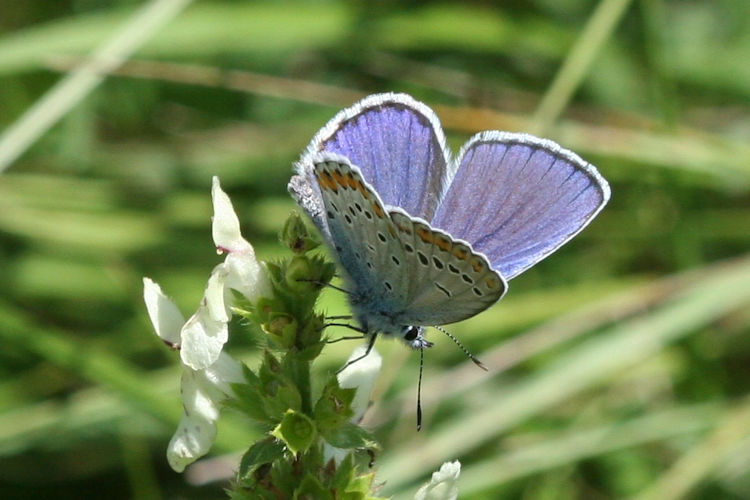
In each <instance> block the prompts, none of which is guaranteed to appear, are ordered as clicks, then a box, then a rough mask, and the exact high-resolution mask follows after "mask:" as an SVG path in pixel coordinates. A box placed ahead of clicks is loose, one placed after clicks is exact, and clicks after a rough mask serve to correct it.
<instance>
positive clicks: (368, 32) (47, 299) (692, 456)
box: [0, 0, 750, 500]
mask: <svg viewBox="0 0 750 500" xmlns="http://www.w3.org/2000/svg"><path fill="white" fill-rule="evenodd" d="M157 4H158V6H166V7H173V8H174V10H173V11H172V12H168V11H164V12H166V14H165V13H164V12H161V13H160V12H159V11H157V10H150V11H147V12H145V13H144V12H143V11H141V12H140V14H138V9H139V8H141V7H142V6H143V5H145V4H144V3H142V2H136V1H125V0H122V1H104V0H65V1H60V0H29V1H27V2H11V1H8V0H5V1H2V2H0V12H2V14H1V15H0V131H3V135H2V137H0V171H2V177H0V283H1V284H2V294H1V295H0V341H1V342H2V349H0V377H1V378H0V497H2V498H9V499H10V498H154V499H157V498H223V497H224V494H223V491H222V488H223V487H224V486H225V485H226V484H227V483H226V478H227V477H228V474H231V470H232V467H233V466H234V464H235V463H236V456H235V455H231V452H237V451H241V450H242V449H243V448H245V447H246V446H247V444H248V443H250V442H251V441H252V439H254V436H255V432H254V430H253V428H252V427H251V426H249V425H248V424H247V423H246V422H244V421H242V420H241V419H240V418H239V417H238V416H237V415H234V414H232V413H231V412H227V414H226V415H225V418H223V419H222V421H221V422H220V427H219V440H218V442H217V444H216V446H215V448H214V450H213V451H214V453H212V455H211V456H210V457H208V459H207V460H205V461H203V462H200V463H199V464H196V466H194V467H193V468H192V469H189V470H188V472H187V473H185V474H184V475H179V474H176V473H174V472H172V471H171V470H170V469H169V468H168V466H167V463H166V459H165V456H164V454H165V448H166V444H167V442H168V440H169V438H170V436H171V433H172V432H173V431H174V429H175V427H176V422H177V420H178V419H179V414H180V401H179V395H178V377H179V366H178V361H177V358H176V356H175V355H174V353H172V352H169V351H168V350H167V349H166V348H165V347H164V346H163V345H161V343H160V342H159V341H158V339H157V338H156V336H155V335H154V334H153V333H152V329H151V325H150V323H149V321H148V318H147V315H146V312H145V308H144V306H143V302H142V296H141V293H142V292H141V286H142V285H141V277H142V276H149V277H151V278H153V279H154V280H156V281H158V282H159V283H160V284H161V285H162V287H163V288H164V290H165V292H167V293H168V294H170V295H171V296H172V297H173V298H174V299H175V300H176V301H177V303H178V304H179V305H180V307H181V309H182V310H183V312H184V313H185V314H190V313H191V312H192V311H193V310H194V309H195V307H196V306H197V304H198V301H199V300H200V298H201V296H202V292H203V287H204V284H205V280H206V278H207V276H208V274H209V272H210V270H211V269H212V267H213V266H214V265H215V264H216V263H218V262H219V261H220V257H217V255H216V253H215V250H214V248H213V245H212V241H211V234H210V215H211V206H210V194H209V189H210V179H211V176H212V175H218V176H219V177H220V178H221V181H222V185H223V187H224V188H225V190H226V191H227V192H228V193H229V194H230V196H231V197H232V200H233V202H234V204H235V207H236V209H237V211H238V214H239V216H240V219H241V221H242V224H243V232H244V234H245V236H246V238H247V239H248V240H250V241H251V242H252V243H253V245H254V246H255V247H256V249H257V251H258V254H259V255H260V256H261V257H262V258H265V259H274V258H280V257H282V256H285V255H287V254H286V253H285V250H284V249H283V248H282V247H281V245H280V244H279V243H278V240H277V236H276V235H277V232H278V231H279V230H280V229H281V226H282V224H283V221H284V220H285V218H286V217H287V215H288V214H289V213H290V211H292V210H293V209H294V205H293V203H292V201H291V199H290V198H289V196H288V195H287V193H286V182H287V180H288V178H289V175H290V169H291V164H292V162H293V161H294V160H295V159H296V158H297V157H298V156H299V154H300V152H301V151H302V149H303V148H304V147H305V146H306V144H307V143H308V141H309V140H310V139H311V138H312V136H313V134H314V133H315V132H316V131H317V130H318V129H319V128H320V127H321V126H323V125H324V124H325V122H326V121H327V120H328V119H329V118H330V117H331V116H333V114H334V113H335V112H336V111H337V110H338V109H340V108H341V107H344V106H348V105H350V104H352V103H353V102H354V101H356V100H357V99H358V98H360V97H362V96H364V95H367V94H369V93H373V92H381V91H402V92H408V93H411V94H412V95H414V96H415V97H416V98H417V99H419V100H422V101H424V102H425V103H427V104H428V105H429V106H431V107H433V109H435V111H436V113H437V114H438V116H439V117H440V119H441V120H442V122H443V125H444V127H445V128H446V132H447V134H448V139H449V142H450V144H451V145H452V146H453V147H454V148H457V147H458V146H460V144H461V143H462V142H463V141H464V140H465V139H466V138H467V137H469V136H470V135H471V134H473V133H474V132H477V131H480V130H485V129H503V130H514V131H527V132H532V133H535V134H537V135H542V136H545V137H549V138H552V139H554V140H556V141H558V142H560V143H561V144H563V145H564V146H565V147H568V148H570V149H573V150H574V151H576V152H577V153H579V154H580V155H581V156H583V157H584V158H586V159H587V160H589V161H591V162H592V163H594V164H595V165H597V166H598V167H599V170H600V171H601V172H602V173H603V175H604V176H605V177H607V179H608V180H609V181H610V183H611V185H612V191H613V197H612V201H611V202H610V204H609V206H608V207H607V208H606V209H605V210H604V211H603V212H602V214H601V215H600V216H599V217H598V219H597V220H595V221H594V222H593V223H592V224H591V226H590V227H589V228H587V229H586V230H585V231H584V232H583V233H582V234H581V235H580V236H578V237H577V238H576V239H575V240H574V241H573V242H571V243H570V244H568V245H566V246H565V247H564V248H563V249H562V250H560V251H559V252H558V253H556V254H555V255H554V256H553V257H551V258H549V259H547V260H545V261H544V262H543V263H541V264H539V265H538V266H536V267H534V268H533V269H532V270H530V271H528V272H526V273H525V274H523V275H522V276H521V277H519V278H517V279H515V280H513V282H512V283H511V289H510V292H509V294H508V296H507V297H506V298H505V299H504V300H503V301H502V302H501V303H499V304H497V305H496V306H494V307H492V308H491V309H490V310H488V311H486V312H485V313H483V314H481V315H479V316H478V317H475V318H473V319H471V320H468V321H465V322H463V323H461V324H457V325H453V326H452V327H451V328H450V330H451V332H452V333H453V334H455V335H456V336H457V337H458V338H460V339H461V341H462V342H463V343H464V344H465V345H466V346H467V347H469V349H471V350H472V351H473V352H474V353H475V354H477V355H478V356H479V357H480V358H481V359H482V360H483V361H484V363H485V364H487V365H488V366H489V367H490V373H489V374H487V373H484V372H482V371H481V370H477V369H476V367H474V366H473V365H472V364H471V363H468V362H467V360H466V358H465V357H464V356H463V355H462V353H461V352H460V351H459V350H458V349H457V348H456V347H455V346H454V345H452V343H451V342H450V341H449V340H447V339H445V338H444V337H443V336H442V335H440V334H438V333H437V332H432V333H431V339H432V340H435V341H436V344H437V345H436V346H435V348H434V349H432V350H430V351H429V352H427V353H426V365H425V375H424V377H425V385H424V388H423V389H424V391H423V398H424V405H425V407H424V411H425V426H424V428H423V430H422V431H421V432H419V433H417V432H415V430H414V421H415V417H414V411H415V395H416V378H417V364H418V356H416V355H414V353H411V352H409V351H408V350H407V349H404V348H403V346H402V345H401V344H400V343H396V342H388V341H380V342H379V343H378V349H379V350H380V351H381V353H382V354H383V355H384V358H385V363H384V368H383V373H382V375H381V378H380V380H379V384H378V388H377V391H376V395H375V403H374V405H373V407H372V409H371V410H370V412H369V413H368V415H367V417H366V419H365V425H366V426H368V427H369V428H372V429H374V430H375V432H376V435H377V436H378V438H379V439H380V441H381V443H382V445H383V449H384V451H383V453H382V455H380V456H379V457H378V458H377V462H376V467H377V468H378V470H379V474H380V476H379V479H380V480H381V481H385V484H384V486H383V489H382V491H381V493H382V494H384V495H385V494H390V495H395V497H396V498H410V497H411V494H412V493H413V491H414V490H415V489H416V487H417V485H418V484H419V483H420V482H421V481H424V480H425V479H426V478H427V477H429V474H430V473H431V472H432V471H434V470H437V468H438V466H439V465H440V464H441V463H442V462H444V461H447V460H453V459H459V460H461V462H462V464H463V473H462V477H461V479H460V481H459V488H460V491H461V495H460V498H471V499H474V498H476V499H483V498H519V499H534V500H537V499H580V498H585V499H614V498H637V499H640V500H643V499H647V498H648V499H665V498H696V499H717V498H721V499H746V498H750V472H749V470H750V397H749V392H750V335H749V334H750V307H748V306H749V305H750V257H748V255H747V249H748V247H749V246H750V204H749V203H750V144H749V142H748V141H749V140H750V64H748V62H749V61H750V3H749V2H747V1H746V0H720V1H712V0H702V1H682V0H673V1H660V0H639V1H632V2H630V1H626V0H601V1H594V0H591V1H587V0H532V1H519V0H514V1H509V2H495V3H493V2H461V3H448V2H394V1H389V2H372V3H370V2H368V3H364V2H363V3H357V2H333V1H316V2H285V1H277V2H246V1H196V2H192V3H191V2H188V1H177V0H159V2H157ZM136 15H140V16H142V17H141V18H139V19H138V21H137V22H134V21H133V18H134V16H136ZM159 16H161V22H160V23H155V24H154V25H153V26H152V25H151V24H149V23H150V22H151V21H154V20H157V19H158V18H159ZM129 24H130V25H131V28H132V27H134V28H135V29H134V30H132V32H133V33H135V34H136V38H137V36H139V35H143V38H144V39H143V40H140V41H138V42H137V43H135V42H134V43H132V44H131V45H130V48H131V49H132V50H124V51H123V53H122V54H121V56H122V57H123V59H124V60H125V61H124V63H123V64H122V65H119V66H117V65H111V66H112V67H111V68H108V69H107V70H106V73H107V75H106V78H105V79H104V81H103V82H102V83H101V84H100V85H99V86H97V87H95V88H94V86H93V85H90V86H89V87H90V88H89V87H86V85H83V86H79V87H76V86H75V85H73V86H69V87H62V88H61V89H62V90H61V91H59V92H56V93H55V94H53V98H51V99H48V100H46V101H42V102H41V104H40V101H39V100H40V99H41V98H42V97H43V96H44V95H45V94H47V93H48V92H49V91H50V89H52V88H53V87H54V86H55V85H59V82H60V81H61V80H62V79H63V78H65V77H66V75H67V76H68V77H69V78H70V73H69V72H70V71H71V70H73V69H74V68H76V67H80V65H86V64H88V63H90V61H91V59H90V56H91V55H92V54H94V53H95V52H96V51H97V50H98V48H99V47H101V46H103V45H106V44H110V46H109V49H110V52H112V51H114V52H116V51H117V50H118V49H122V48H123V47H126V46H127V43H126V41H123V40H122V39H121V38H122V37H120V38H118V33H120V32H121V30H122V29H123V28H124V27H125V26H127V25H129ZM149 30H150V31H152V32H153V34H149ZM146 35H148V36H146ZM113 39H114V41H113ZM130 52H133V53H130ZM110 55H111V53H110ZM108 60H109V61H110V62H111V60H112V59H111V57H110V59H108ZM79 76H80V75H79ZM84 76H85V75H84ZM75 78H76V77H73V80H72V81H73V82H74V83H75V82H76V80H75ZM81 81H83V80H79V81H78V83H81ZM84 83H85V81H84ZM58 90H60V87H58ZM48 95H49V94H48ZM35 103H36V108H35V111H34V114H32V115H26V114H25V113H27V112H28V111H29V110H30V109H31V108H32V106H35ZM57 115H61V119H60V120H57V119H56V118H57ZM47 122H48V123H49V124H50V125H51V127H49V128H48V127H46V126H45V123H47ZM24 141H26V142H28V143H29V147H26V146H25V145H24ZM321 306H322V307H324V308H325V309H327V310H329V311H331V312H337V313H344V312H345V310H346V309H345V304H344V302H343V298H342V297H341V296H340V295H339V294H336V293H330V292H326V293H325V295H324V298H323V301H322V304H321ZM234 328H235V330H234V331H235V332H240V333H239V334H237V333H235V335H234V336H233V337H232V339H231V340H230V349H231V352H232V353H233V355H235V356H237V357H240V358H242V359H252V358H253V356H255V354H256V352H257V349H256V348H255V347H254V346H255V342H254V341H253V339H252V338H247V337H246V336H243V335H242V334H241V332H243V329H242V325H241V324H236V325H234ZM331 333H332V334H334V335H335V334H336V332H331ZM344 344H346V343H338V344H335V345H332V346H331V347H330V348H329V349H326V352H325V353H324V356H323V358H322V359H321V360H320V361H319V363H318V364H317V365H316V369H318V370H320V372H321V373H330V372H331V371H333V370H334V369H335V368H336V367H338V366H340V363H341V361H342V360H343V359H345V358H346V356H348V354H349V352H350V351H351V349H352V348H353V347H354V346H353V345H352V344H351V343H350V344H349V345H344ZM227 454H229V455H227Z"/></svg>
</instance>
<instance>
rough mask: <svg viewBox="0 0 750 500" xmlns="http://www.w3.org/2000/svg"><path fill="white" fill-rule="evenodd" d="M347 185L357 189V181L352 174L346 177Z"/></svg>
mask: <svg viewBox="0 0 750 500" xmlns="http://www.w3.org/2000/svg"><path fill="white" fill-rule="evenodd" d="M346 184H347V185H348V186H349V187H350V188H352V189H357V179H356V178H355V177H354V175H353V174H352V173H351V172H350V173H349V174H348V175H347V176H346Z"/></svg>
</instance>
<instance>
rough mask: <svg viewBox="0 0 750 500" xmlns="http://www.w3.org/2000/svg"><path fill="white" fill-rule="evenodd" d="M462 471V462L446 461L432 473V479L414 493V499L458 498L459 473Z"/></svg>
mask: <svg viewBox="0 0 750 500" xmlns="http://www.w3.org/2000/svg"><path fill="white" fill-rule="evenodd" d="M460 473H461V463H460V462H459V461H458V460H456V461H454V462H445V463H444V464H443V465H442V466H440V470H439V471H437V472H433V473H432V479H431V480H430V482H429V483H427V484H425V485H424V486H422V487H421V488H419V490H417V493H416V494H415V495H414V500H456V498H458V486H456V481H458V475H459V474H460Z"/></svg>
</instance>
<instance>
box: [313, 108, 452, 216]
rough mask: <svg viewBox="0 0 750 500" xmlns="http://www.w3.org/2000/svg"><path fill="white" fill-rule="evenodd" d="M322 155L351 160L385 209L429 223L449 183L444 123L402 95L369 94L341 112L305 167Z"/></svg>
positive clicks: (315, 145)
mask: <svg viewBox="0 0 750 500" xmlns="http://www.w3.org/2000/svg"><path fill="white" fill-rule="evenodd" d="M320 152H330V153H336V154H340V155H342V156H344V157H346V158H348V159H349V160H350V161H351V163H352V164H353V165H356V166H357V167H359V169H360V170H361V172H362V175H363V177H364V178H365V179H366V180H367V182H369V183H370V185H371V186H372V187H373V188H374V189H375V192H377V193H378V195H379V196H380V198H381V199H382V200H383V203H384V204H385V205H390V206H397V207H401V208H402V209H404V210H406V211H407V212H408V213H409V214H411V215H413V216H416V217H422V218H424V219H427V220H429V219H430V218H432V216H433V215H434V212H435V209H436V208H437V203H438V197H437V196H436V193H441V192H443V190H444V187H445V184H446V182H447V181H446V179H447V176H448V174H447V167H448V156H447V149H446V147H445V136H444V135H443V131H442V128H441V127H440V123H439V121H438V119H437V117H436V116H435V114H434V113H433V112H432V110H430V109H429V108H428V107H427V106H425V105H424V104H422V103H420V102H417V101H415V100H414V99H412V98H411V97H409V96H407V95H404V94H381V95H377V96H371V97H369V98H366V99H364V100H363V101H361V102H359V103H358V104H357V105H355V106H353V107H351V108H348V109H345V110H344V111H342V112H340V113H339V114H338V115H336V116H335V117H334V118H333V119H332V120H331V121H330V122H329V123H328V125H326V126H325V127H324V128H323V129H322V130H321V131H320V132H319V133H318V135H317V136H316V137H315V138H314V139H313V141H312V142H311V143H310V145H309V146H308V150H307V154H306V157H307V158H303V161H302V163H304V162H305V159H309V158H311V157H312V156H314V155H315V154H317V153H320Z"/></svg>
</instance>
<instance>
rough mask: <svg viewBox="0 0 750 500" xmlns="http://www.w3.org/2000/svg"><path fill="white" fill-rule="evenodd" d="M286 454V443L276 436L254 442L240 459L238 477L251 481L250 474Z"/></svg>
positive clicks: (241, 479)
mask: <svg viewBox="0 0 750 500" xmlns="http://www.w3.org/2000/svg"><path fill="white" fill-rule="evenodd" d="M283 456H284V443H282V442H280V441H278V440H277V439H274V438H267V439H264V440H262V441H258V442H256V443H255V444H253V445H252V446H251V447H250V449H249V450H247V451H246V452H245V454H244V455H243V456H242V460H241V461H240V470H239V472H238V474H237V477H238V479H239V480H240V481H250V480H251V478H250V475H251V474H252V473H253V472H255V471H256V469H257V468H258V467H259V466H261V465H264V464H267V463H270V462H273V461H274V460H277V459H279V458H281V457H283Z"/></svg>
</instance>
